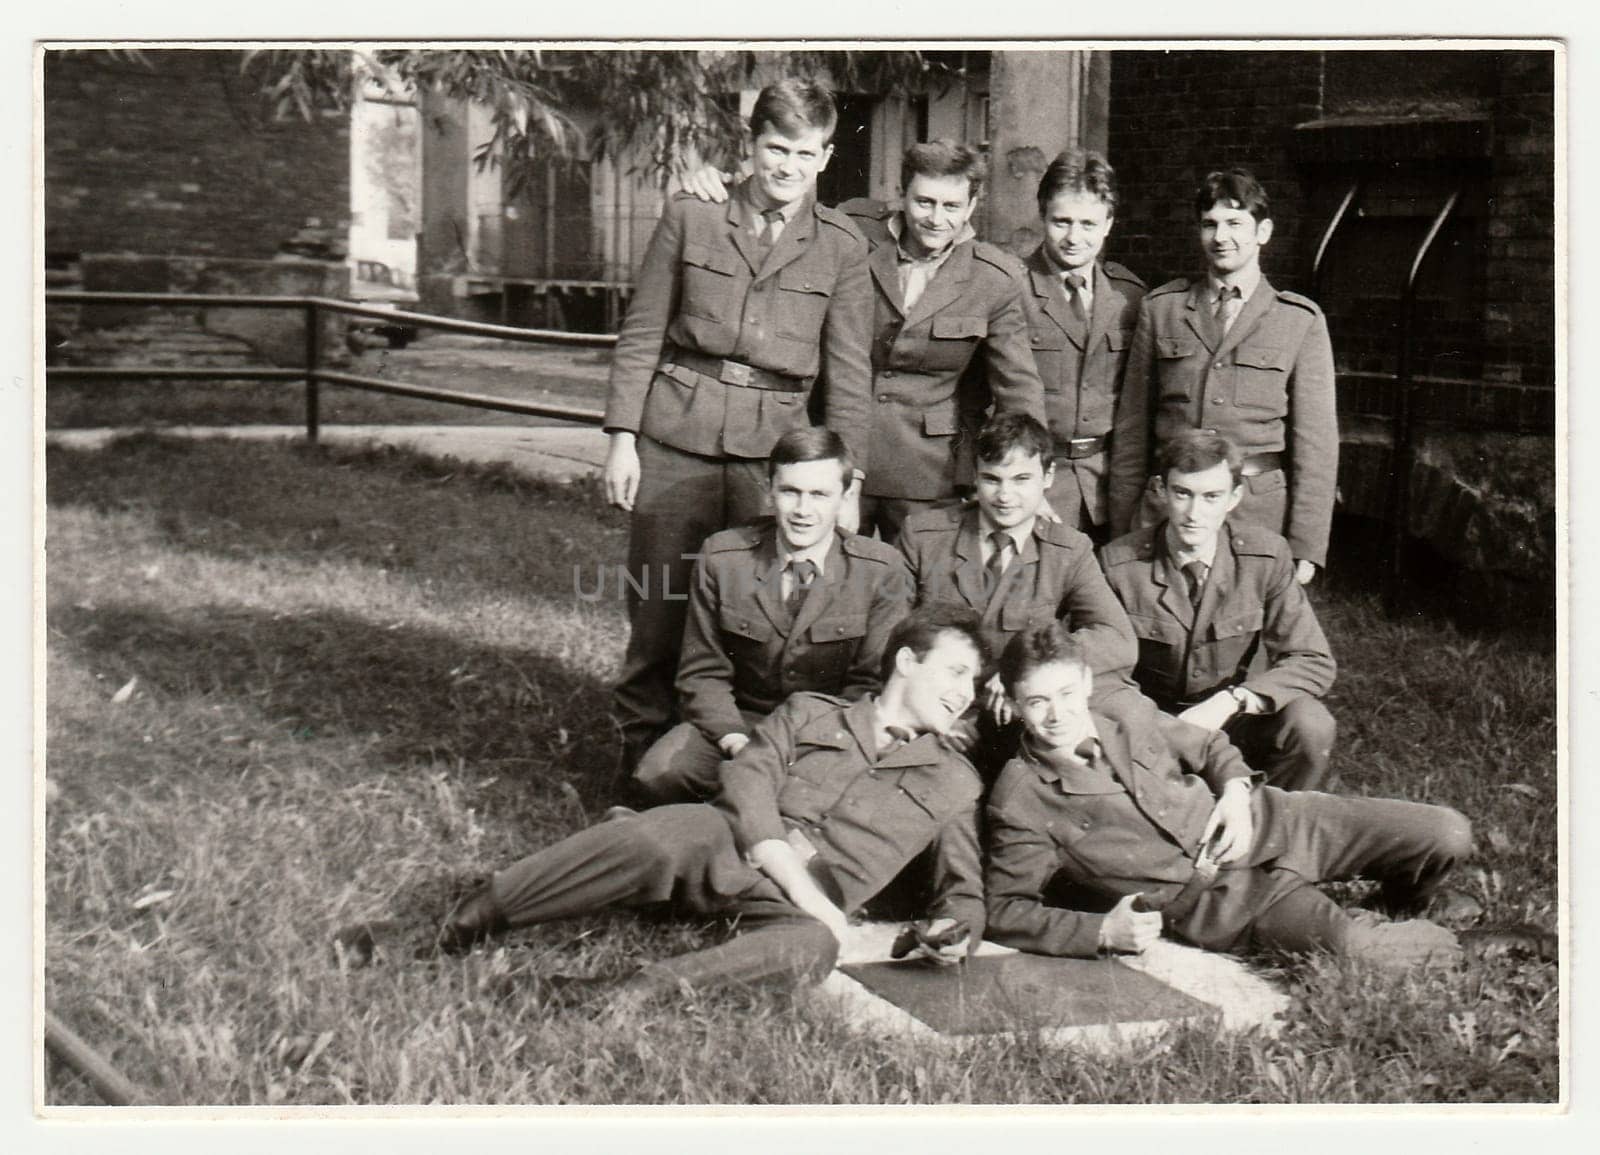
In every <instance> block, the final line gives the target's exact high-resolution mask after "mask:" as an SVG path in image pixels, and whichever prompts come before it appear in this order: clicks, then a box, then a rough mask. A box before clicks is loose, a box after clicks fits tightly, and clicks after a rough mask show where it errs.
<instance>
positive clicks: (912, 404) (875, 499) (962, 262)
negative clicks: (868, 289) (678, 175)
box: [688, 140, 1045, 542]
mask: <svg viewBox="0 0 1600 1155" xmlns="http://www.w3.org/2000/svg"><path fill="white" fill-rule="evenodd" d="M986 172H987V170H986V167H985V165H984V161H983V158H982V156H980V155H979V154H978V153H977V152H975V151H974V150H972V149H970V148H968V147H966V146H965V145H960V144H956V143H954V142H953V141H948V140H936V141H932V142H930V143H928V144H914V145H912V146H911V147H910V148H908V149H907V150H906V152H905V156H904V157H903V158H902V160H901V165H900V184H901V187H902V189H904V192H903V194H902V196H901V198H900V203H899V204H898V205H888V204H884V203H883V202H881V201H876V200H871V199H868V198H865V197H860V198H856V199H854V200H849V201H846V202H845V203H844V204H842V205H840V206H839V211H841V212H843V213H846V214H848V215H849V216H850V219H851V220H852V221H853V222H854V223H855V224H856V225H857V226H858V227H859V228H860V230H861V231H862V233H864V234H865V235H866V238H867V243H868V246H869V248H870V251H871V258H870V260H871V269H872V283H873V287H874V293H873V301H874V304H873V309H872V317H871V323H872V372H873V380H872V393H873V404H872V407H871V408H872V425H871V438H872V451H873V454H874V459H873V469H872V471H871V473H870V474H869V475H868V477H867V479H866V481H865V483H864V484H863V486H862V490H861V492H862V498H861V532H863V533H867V532H870V531H871V530H873V529H876V530H877V531H878V535H879V536H880V537H881V538H883V540H884V541H888V542H893V541H894V540H895V538H896V537H897V536H898V535H899V533H900V526H901V523H902V522H904V520H905V519H906V517H907V515H909V514H911V513H914V512H916V511H917V510H920V509H926V508H930V507H932V506H935V505H943V504H949V503H950V502H951V501H952V499H953V498H954V497H955V495H956V493H957V490H958V487H964V486H966V485H967V484H969V483H970V482H971V468H972V463H971V459H970V458H971V451H972V450H971V439H972V436H973V433H974V431H975V430H976V428H977V427H978V426H979V425H981V424H982V423H983V419H984V417H985V415H986V413H987V411H988V410H989V409H990V408H991V406H992V407H993V409H994V411H995V412H996V413H1012V412H1016V413H1026V414H1028V415H1029V416H1032V417H1036V418H1038V419H1039V420H1041V421H1042V420H1044V416H1045V411H1044V400H1043V389H1042V386H1041V385H1040V384H1039V375H1038V371H1037V369H1036V368H1035V366H1034V363H1033V359H1032V357H1031V356H1030V354H1029V351H1028V325H1027V318H1026V315H1025V313H1024V312H1023V306H1022V299H1023V278H1022V269H1021V266H1020V264H1019V263H1018V262H1017V260H1016V259H1015V258H1013V257H1011V256H1010V255H1009V254H1007V253H1005V252H1003V251H1002V250H1000V249H997V248H995V247H994V246H993V245H989V244H985V243H984V242H982V241H979V240H977V239H976V235H975V234H974V233H973V231H972V226H971V223H970V222H971V218H972V213H973V210H974V209H976V208H977V206H978V195H979V193H980V192H981V190H982V188H983V181H984V178H985V176H986ZM721 182H722V174H721V173H719V172H717V170H716V169H714V168H710V167H707V168H705V169H702V170H701V171H700V172H698V173H695V174H694V175H693V176H692V177H691V178H690V179H689V182H688V185H689V187H690V188H691V189H692V190H693V191H694V193H695V195H696V196H699V197H703V198H706V199H716V198H719V197H721V196H723V195H725V194H724V193H723V190H722V183H721ZM980 350H981V351H982V357H981V358H980V357H979V351H980Z"/></svg>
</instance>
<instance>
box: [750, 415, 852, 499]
mask: <svg viewBox="0 0 1600 1155" xmlns="http://www.w3.org/2000/svg"><path fill="white" fill-rule="evenodd" d="M802 461H837V462H838V463H839V472H840V474H841V475H842V477H843V479H844V487H845V488H846V489H849V488H850V480H851V478H853V477H854V476H855V472H856V463H855V462H854V461H853V460H851V458H850V450H849V449H847V448H846V447H845V443H844V438H842V437H840V436H839V435H838V434H837V433H835V432H834V431H833V430H831V429H825V428H824V427H822V426H821V425H806V426H802V427H801V428H799V429H791V430H789V432H787V433H785V434H784V435H783V436H782V437H780V438H778V440H777V441H776V442H775V443H774V444H773V446H772V452H771V453H770V454H768V455H767V480H768V481H769V482H770V481H771V480H772V479H773V478H774V477H776V476H777V475H778V467H779V466H780V465H798V464H799V463H800V462H802Z"/></svg>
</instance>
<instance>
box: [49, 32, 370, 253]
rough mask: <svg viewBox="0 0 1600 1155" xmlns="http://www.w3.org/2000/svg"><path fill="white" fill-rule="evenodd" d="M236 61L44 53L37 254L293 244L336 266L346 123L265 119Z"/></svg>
mask: <svg viewBox="0 0 1600 1155" xmlns="http://www.w3.org/2000/svg"><path fill="white" fill-rule="evenodd" d="M242 56H243V54H242V53H239V52H235V51H224V50H187V51H185V50H167V51H150V52H146V53H145V54H144V57H145V61H146V62H147V63H144V62H140V61H139V60H137V59H133V58H129V57H126V56H112V55H111V54H109V53H105V52H90V51H85V52H65V51H54V52H51V53H49V55H48V56H47V57H46V59H45V71H44V130H45V147H44V154H45V248H46V252H47V253H50V254H80V253H92V252H130V253H144V254H152V255H185V256H222V257H241V258H270V257H272V256H274V255H275V254H276V253H278V252H279V251H280V246H282V245H283V244H285V243H286V242H291V241H295V240H298V241H299V243H300V245H301V246H302V251H309V250H311V249H315V248H317V247H318V245H319V244H324V245H325V246H326V249H327V252H328V254H329V255H333V256H340V257H342V255H343V247H344V239H345V237H346V236H347V234H348V226H349V215H350V133H349V114H348V113H343V114H335V113H331V112H330V113H326V114H323V115H322V116H321V117H320V118H319V119H316V120H313V121H310V122H308V121H305V120H302V119H300V118H299V117H298V116H294V117H292V118H290V119H286V120H283V121H275V120H274V117H273V114H272V110H271V107H270V104H269V103H268V102H267V101H266V100H265V99H264V97H263V96H262V94H261V87H262V81H261V77H260V75H259V69H257V70H254V71H252V72H250V73H248V74H244V75H241V72H240V64H241V60H242Z"/></svg>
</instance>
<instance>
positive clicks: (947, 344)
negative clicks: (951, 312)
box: [923, 316, 989, 372]
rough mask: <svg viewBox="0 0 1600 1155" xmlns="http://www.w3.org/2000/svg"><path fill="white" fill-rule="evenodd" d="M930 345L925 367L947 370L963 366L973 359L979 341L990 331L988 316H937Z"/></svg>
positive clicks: (929, 340) (929, 341)
mask: <svg viewBox="0 0 1600 1155" xmlns="http://www.w3.org/2000/svg"><path fill="white" fill-rule="evenodd" d="M929 333H930V335H929V337H928V349H927V353H926V354H925V356H924V357H923V367H924V368H926V369H931V370H943V371H946V372H949V371H953V370H957V369H963V368H965V367H966V364H967V362H968V361H970V360H971V359H972V353H973V351H974V350H975V349H976V348H977V347H978V342H979V341H981V340H983V339H984V338H985V337H987V336H988V335H989V320H988V318H986V317H970V316H950V317H946V316H937V317H934V318H933V325H932V327H931V329H930V330H929Z"/></svg>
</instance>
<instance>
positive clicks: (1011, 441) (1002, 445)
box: [975, 413, 1055, 467]
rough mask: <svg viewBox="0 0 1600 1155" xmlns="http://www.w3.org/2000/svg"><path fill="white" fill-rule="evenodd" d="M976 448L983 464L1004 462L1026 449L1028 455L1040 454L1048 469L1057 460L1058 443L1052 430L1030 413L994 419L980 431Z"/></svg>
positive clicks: (1008, 414) (1001, 416)
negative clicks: (1013, 453) (1012, 452)
mask: <svg viewBox="0 0 1600 1155" xmlns="http://www.w3.org/2000/svg"><path fill="white" fill-rule="evenodd" d="M975 449H976V453H977V458H978V460H979V461H1004V460H1005V459H1006V454H1008V453H1010V452H1011V451H1012V450H1013V449H1020V450H1022V452H1023V453H1024V455H1027V454H1038V456H1039V461H1040V462H1041V463H1042V464H1043V465H1045V466H1046V467H1048V466H1049V465H1050V463H1051V462H1052V461H1054V460H1055V442H1054V441H1053V440H1052V439H1051V437H1050V430H1048V429H1046V428H1045V427H1044V424H1043V422H1041V421H1040V420H1039V419H1038V418H1037V417H1030V416H1028V414H1026V413H1002V414H1000V415H999V416H998V417H991V418H990V419H989V420H988V421H987V422H985V423H984V426H983V428H982V429H980V430H978V440H977V444H976V446H975Z"/></svg>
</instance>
